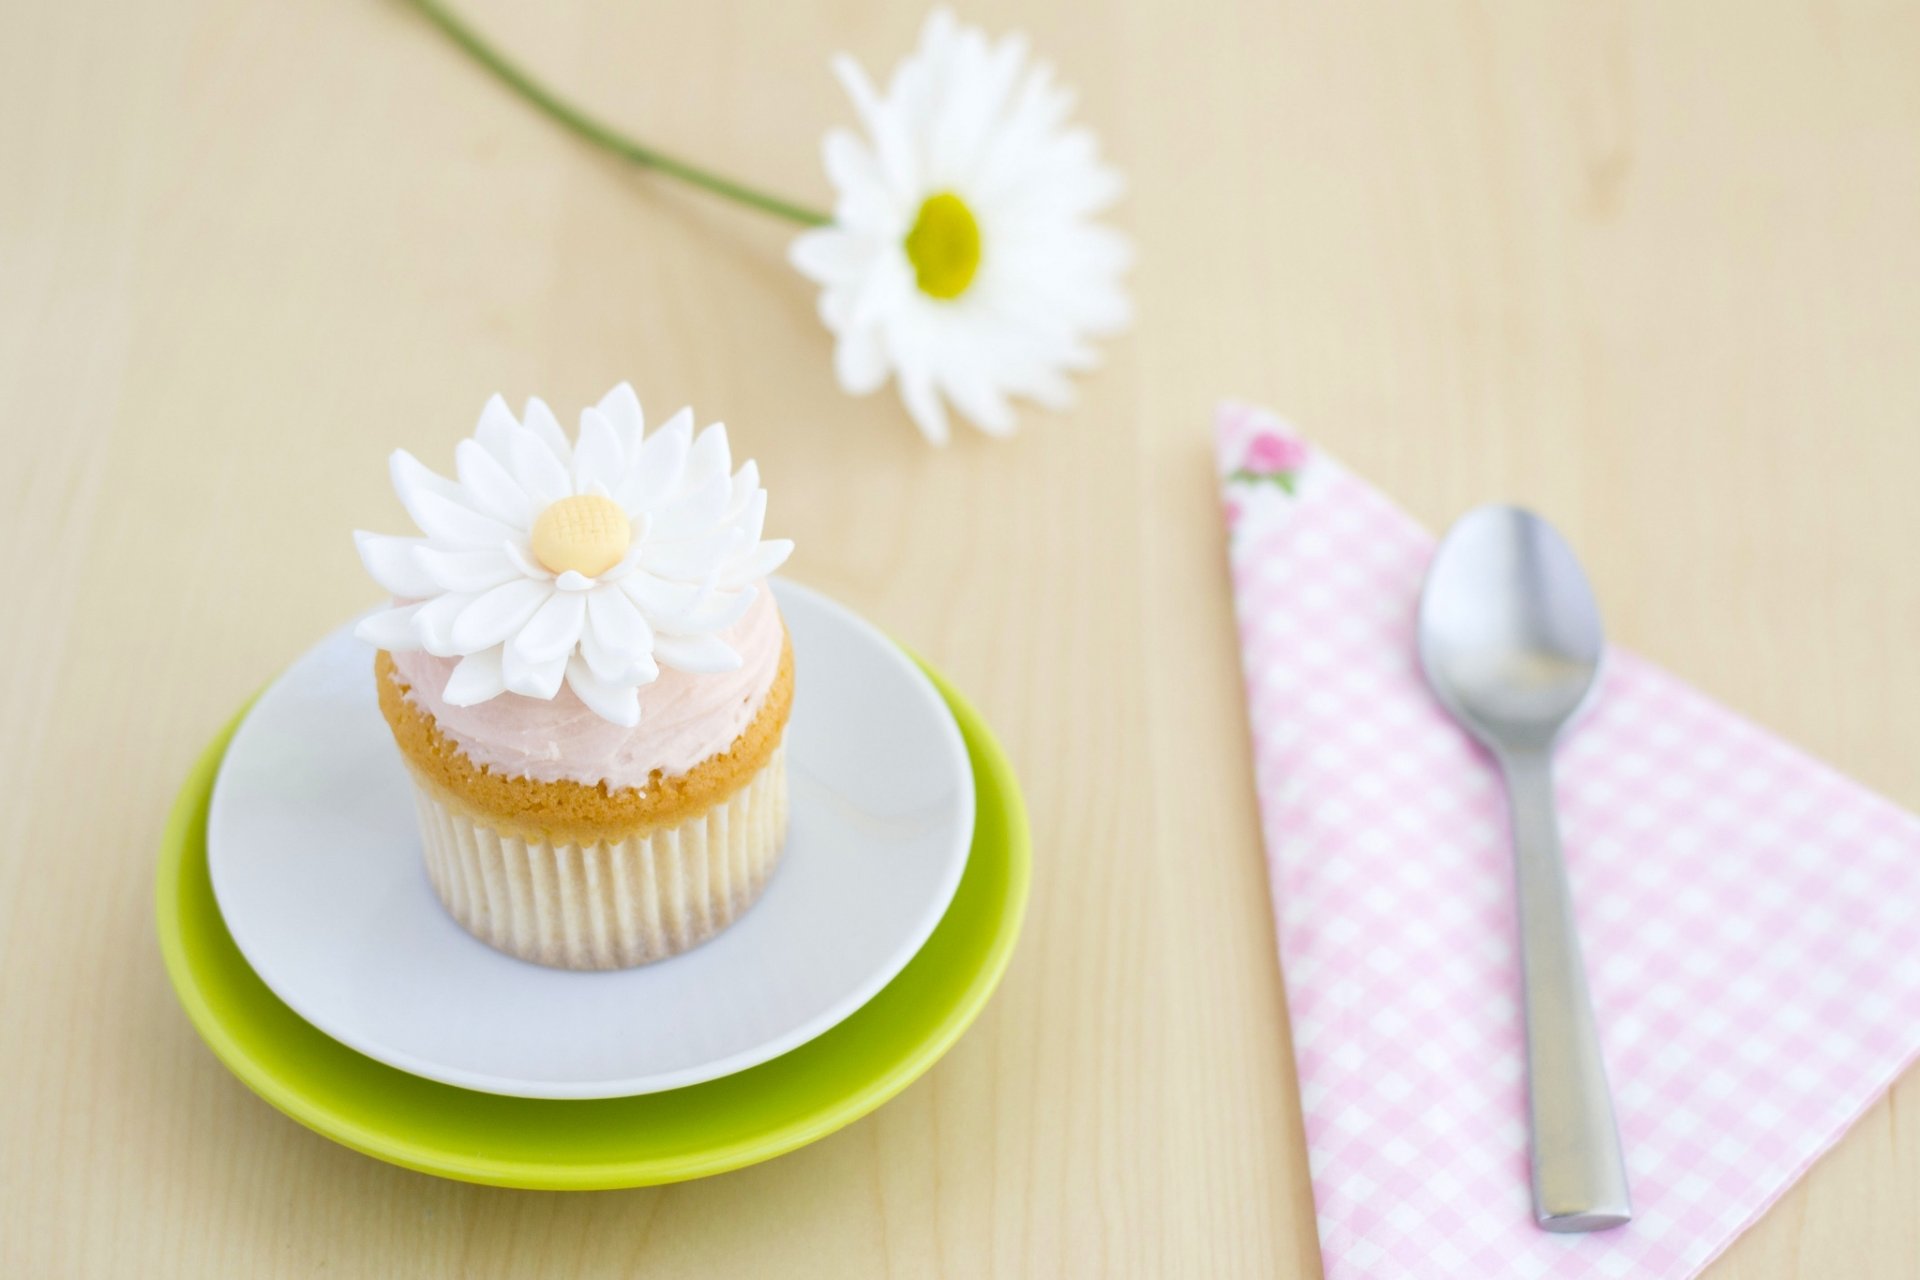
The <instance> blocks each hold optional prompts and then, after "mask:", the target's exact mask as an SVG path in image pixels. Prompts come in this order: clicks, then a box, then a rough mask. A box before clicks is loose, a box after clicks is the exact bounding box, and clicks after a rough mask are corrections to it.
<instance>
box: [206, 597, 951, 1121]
mask: <svg viewBox="0 0 1920 1280" xmlns="http://www.w3.org/2000/svg"><path fill="white" fill-rule="evenodd" d="M774 594H775V596H776V597H777V598H778V599H779V601H780V608H781V611H782V613H784V614H785V616H786V620H787V627H788V630H789V631H790V632H791V633H792V636H793V651H794V667H795V672H796V678H795V683H794V702H793V718H792V720H791V722H790V723H789V725H788V728H787V768H788V770H789V775H790V785H791V814H792V827H791V830H790V833H789V835H788V846H787V851H786V854H785V856H784V857H783V858H782V859H781V863H780V866H779V868H778V870H777V871H776V872H775V874H774V877H773V880H772V881H771V883H769V884H768V886H767V890H766V893H765V894H764V895H763V896H762V898H761V899H760V901H759V902H758V903H756V904H755V905H754V907H753V909H752V910H750V911H748V912H747V914H746V915H745V916H743V917H741V918H740V919H739V920H738V921H736V922H735V923H734V924H733V925H732V926H731V927H730V928H727V929H725V930H722V931H721V933H720V934H719V935H718V936H717V937H715V938H713V939H712V940H711V941H709V942H707V943H706V944H705V945H703V946H700V947H696V948H694V949H693V950H692V951H689V952H687V953H685V954H684V955H680V956H675V957H674V958H672V959H670V960H663V961H661V962H659V963H657V964H652V965H647V966H644V967H642V968H638V969H628V970H624V971H620V972H615V973H575V972H570V971H568V970H564V969H548V968H543V967H541V966H539V965H534V964H527V963H525V962H523V961H520V960H515V959H513V958H512V957H510V956H507V955H503V954H502V953H500V952H497V951H495V950H493V949H492V948H490V947H488V946H487V945H486V944H484V943H482V942H480V941H478V940H476V939H475V938H473V937H471V936H470V935H469V934H467V932H466V931H465V930H463V929H461V928H460V926H459V925H458V924H455V923H454V921H453V918H452V917H451V916H449V915H447V913H446V911H445V910H444V909H443V908H442V907H441V905H440V900H439V899H438V898H437V897H435V896H434V892H433V886H432V885H430V884H429V883H428V882H427V875H426V871H425V868H424V867H423V865H422V862H421V857H420V846H419V839H418V836H417V835H416V833H415V828H414V816H413V802H412V799H411V794H410V790H409V788H410V784H409V782H408V781H407V777H406V773H405V770H404V768H403V766H402V765H401V762H400V757H399V753H398V750H397V748H396V747H395V746H394V744H393V738H392V735H391V734H390V733H389V732H388V730H387V725H386V721H385V720H384V719H382V718H381V715H380V709H379V705H378V703H377V702H376V701H375V697H374V685H373V651H372V649H371V648H369V647H368V646H367V645H365V644H363V643H361V642H360V641H358V640H355V639H354V638H353V636H352V634H351V627H343V628H342V629H341V630H339V631H336V632H334V633H333V634H332V635H330V636H328V637H327V638H326V639H325V640H322V641H321V642H320V643H319V644H318V645H317V646H315V647H314V648H313V649H311V650H310V651H308V652H307V654H306V655H305V656H303V657H302V658H301V659H300V660H299V661H298V662H296V663H294V664H293V666H292V667H291V668H289V669H288V670H287V673H286V674H285V675H283V676H281V677H280V679H279V680H277V681H276V682H275V683H274V684H273V685H272V686H271V687H270V688H269V689H268V690H267V691H266V692H265V693H263V694H262V695H261V696H260V700H259V701H258V702H257V703H256V704H255V705H254V707H253V710H252V711H250V712H249V713H248V715H247V718H246V721H245V723H243V724H242V725H241V726H240V729H239V731H238V732H237V733H235V734H234V737H233V743H232V745H231V746H230V747H229V748H228V750H227V756H226V760H225V762H224V763H223V764H222V765H221V768H220V777H219V780H218V781H217V782H216V783H215V785H214V791H213V806H212V810H211V812H210V814H209V816H208V819H207V860H208V863H209V866H210V869H211V872H212V876H213V890H214V895H215V897H216V898H218V899H219V902H220V911H221V914H222V915H224V916H225V917H226V922H227V928H228V929H229V930H231V931H232V933H233V938H234V941H235V942H237V943H238V944H239V946H240V950H241V952H242V953H243V954H244V955H245V956H246V958H247V962H248V963H249V964H250V965H252V966H253V968H254V970H255V972H257V973H258V974H259V975H260V977H261V979H262V980H263V981H265V982H266V984H267V986H269V987H271V988H272V989H273V992H274V994H275V995H277V996H279V997H280V998H281V999H282V1000H284V1001H285V1002H286V1003H287V1004H289V1005H290V1006H292V1007H293V1009H294V1011H295V1012H297V1013H298V1014H300V1016H301V1017H303V1018H305V1019H306V1020H307V1021H309V1022H311V1023H313V1024H314V1025H315V1026H316V1027H319V1028H320V1029H321V1030H322V1031H324V1032H326V1033H327V1034H328V1035H330V1036H332V1037H333V1038H334V1039H336V1040H339V1041H341V1042H342V1043H344V1044H347V1045H349V1046H351V1047H352V1048H354V1049H357V1050H359V1051H360V1052H361V1053H364V1054H366V1055H367V1056H369V1057H372V1058H377V1059H379V1060H380V1061H381V1062H385V1063H388V1064H389V1065H391V1066H395V1067H399V1068H400V1069H401V1070H403V1071H410V1072H412V1073H413V1074H415V1075H420V1076H426V1077H427V1078H429V1079H432V1080H440V1081H444V1082H445V1083H447V1084H453V1085H460V1086H463V1087H465V1088H469V1089H480V1090H484V1091H486V1092H488V1093H504V1094H514V1095H518V1096H521V1097H529V1098H611V1097H625V1096H629V1095H632V1094H638V1093H653V1092H656V1091H658V1090H661V1089H675V1088H679V1087H680V1086H682V1085H689V1084H697V1083H699V1082H700V1081H702V1080H711V1079H714V1078H715V1077H718V1076H723V1075H728V1074H731V1073H732V1072H735V1071H741V1070H744V1069H745V1068H747V1067H751V1066H753V1065H755V1064H756V1063H760V1062H765V1061H766V1060H767V1059H769V1058H773V1057H776V1056H778V1055H780V1054H782V1053H785V1052H786V1051H787V1050H789V1049H792V1048H793V1047H795V1046H796V1045H800V1044H803V1043H805V1042H806V1041H808V1040H811V1039H812V1038H813V1037H815V1036H817V1035H819V1034H820V1033H821V1032H823V1031H826V1030H827V1029H828V1028H830V1027H832V1026H833V1025H834V1024H835V1023H837V1022H839V1021H840V1020H841V1019H843V1018H845V1017H846V1016H847V1015H848V1014H850V1013H852V1012H853V1011H854V1010H856V1009H858V1008H859V1007H860V1006H861V1005H862V1004H864V1003H866V1001H867V1000H868V999H870V998H871V997H872V996H873V995H874V994H875V993H876V992H878V991H879V990H880V988H881V987H883V986H885V985H886V984H887V983H888V982H889V981H890V980H892V978H893V976H894V975H895V974H896V973H898V972H899V971H900V969H901V968H902V967H903V966H904V965H905V964H906V963H907V961H908V960H910V959H912V958H913V955H914V953H915V952H917V951H918V950H919V949H920V946H921V944H922V943H924V942H925V941H926V940H927V936H928V935H929V934H930V933H932V932H933V928H934V926H935V925H936V924H938V923H939V921H940V917H941V915H942V914H944V913H945V911H946V909H947V903H948V902H949V901H950V900H951V899H952V897H953V891H954V887H955V886H956V885H958V884H959V882H960V873H961V872H962V870H964V869H965V866H966V859H967V850H968V847H969V845H970V844H971V842H972V839H973V813H974V807H973V805H974V798H973V774H972V770H971V768H970V766H969V764H968V759H967V750H966V746H965V744H964V743H963V742H962V741H961V738H960V731H959V729H958V727H957V726H956V725H955V724H954V722H953V717H952V715H951V714H950V713H949V712H948V711H947V708H946V704H945V703H944V702H942V701H941V699H940V695H939V694H938V693H937V692H936V691H935V690H934V687H933V685H932V684H931V683H929V682H928V680H927V678H926V676H924V675H923V674H921V672H920V669H919V668H918V667H916V666H915V665H914V664H913V662H912V661H911V660H910V659H909V658H907V657H906V655H905V654H903V653H901V651H900V650H899V649H898V648H897V647H895V646H894V644H893V643H892V642H891V641H889V640H888V639H887V638H886V637H885V636H884V635H882V634H881V633H880V632H879V631H877V630H875V629H874V628H873V627H872V626H871V625H869V624H868V623H866V622H865V621H863V620H862V619H860V618H858V617H856V616H855V615H854V614H852V613H849V612H848V611H847V610H846V609H844V608H842V607H840V606H839V605H837V604H834V603H833V602H832V601H830V600H828V599H827V598H826V597H824V596H822V595H819V594H818V593H816V592H813V591H808V590H806V589H805V588H802V587H797V586H795V585H793V584H792V583H788V582H780V583H776V584H775V587H774Z"/></svg>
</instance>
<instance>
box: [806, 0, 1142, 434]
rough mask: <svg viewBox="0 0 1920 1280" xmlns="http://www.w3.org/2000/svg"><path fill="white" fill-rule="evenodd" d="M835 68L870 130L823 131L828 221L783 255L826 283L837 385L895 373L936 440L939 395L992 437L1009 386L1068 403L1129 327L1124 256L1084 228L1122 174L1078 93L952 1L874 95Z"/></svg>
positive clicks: (1003, 426)
mask: <svg viewBox="0 0 1920 1280" xmlns="http://www.w3.org/2000/svg"><path fill="white" fill-rule="evenodd" d="M833 66H834V71H835V72H836V74H838V75H839V77H840V80H841V82H842V83H843V84H844V85H845V87H846V90H847V93H848V94H849V95H850V96H851V97H852V98H853V102H854V106H855V108H856V109H857V110H858V111H859V114H860V118H861V121H862V123H863V124H864V125H865V126H866V131H867V135H868V137H867V139H866V140H865V141H863V140H861V139H859V138H857V137H855V136H854V135H853V134H852V133H850V132H848V131H847V130H845V129H835V130H833V131H832V132H830V133H828V134H827V137H826V143H825V152H826V165H827V174H828V176H829V177H830V178H831V180H832V182H833V185H834V188H835V191H836V193H837V200H836V203H835V207H834V219H833V223H832V224H831V225H829V226H826V227H822V228H818V229H816V230H812V231H808V232H805V233H804V234H802V235H801V236H800V237H799V238H798V239H797V240H795V241H794V243H793V250H792V260H793V264H794V266H795V267H797V268H798V269H799V270H800V271H801V272H802V273H804V274H805V275H807V276H808V277H809V278H811V279H812V280H814V281H816V282H817V283H819V284H820V285H821V286H823V289H822V293H821V295H820V315H821V318H822V319H823V320H825V321H826V324H827V327H828V328H829V329H831V330H832V331H833V332H834V334H835V335H836V337H837V339H838V345H837V349H836V351H835V357H834V363H835V368H836V372H837V373H838V376H839V380H840V385H841V386H842V387H843V388H844V389H845V390H846V391H847V392H849V393H850V394H853V395H865V394H867V393H869V392H872V391H874V390H876V389H878V388H879V387H880V386H881V384H883V383H884V382H885V381H886V380H887V377H888V375H889V374H891V375H892V376H893V377H894V378H895V379H896V380H897V381H898V383H899V386H900V395H901V398H902V399H903V400H904V401H905V402H906V406H907V411H908V412H909V413H911V414H912V415H913V419H914V421H915V422H916V423H918V424H919V426H920V429H921V431H923V432H924V433H925V434H926V436H927V438H928V439H929V440H931V441H933V442H935V443H936V444H937V443H942V442H944V441H945V440H946V438H947V414H946V408H945V405H944V404H943V397H944V399H945V400H950V401H951V402H952V403H953V406H954V408H956V409H958V410H959V411H960V413H962V414H963V415H965V416H966V417H967V418H969V419H971V420H972V421H973V422H974V424H975V425H977V426H978V427H980V429H981V430H983V431H986V432H989V433H991V434H994V435H1005V434H1007V433H1008V432H1010V431H1012V430H1013V426H1014V415H1013V409H1012V407H1011V406H1010V405H1009V403H1008V398H1009V397H1024V398H1028V399H1032V400H1036V401H1038V402H1039V403H1041V404H1043V405H1046V406H1048V407H1050V408H1063V407H1065V406H1066V405H1068V404H1069V403H1071V401H1072V397H1073V390H1072V386H1071V384H1070V383H1069V382H1068V380H1067V377H1066V375H1067V374H1068V373H1069V372H1074V371H1079V370H1084V369H1088V368H1091V367H1092V366H1093V365H1094V364H1095V363H1096V359H1097V357H1096V354H1095V352H1094V349H1093V347H1092V346H1091V345H1090V343H1089V339H1090V338H1092V337H1097V336H1100V335H1103V334H1111V333H1115V332H1117V331H1119V330H1120V329H1122V328H1124V327H1125V326H1126V324H1127V322H1128V319H1129V315H1130V309H1129V306H1128V302H1127V298H1126V295H1125V293H1124V292H1123V291H1122V289H1121V285H1120V277H1121V275H1122V273H1124V272H1125V270H1126V268H1127V266H1128V264H1129V262H1130V261H1131V258H1132V249H1131V246H1130V245H1129V244H1128V242H1127V240H1126V239H1125V238H1124V237H1123V236H1121V235H1120V234H1119V233H1118V232H1116V231H1114V230H1112V229H1111V228H1109V227H1105V226H1101V225H1099V224H1097V223H1095V222H1093V221H1092V218H1093V215H1095V214H1097V213H1099V212H1100V211H1101V210H1103V209H1105V208H1106V207H1107V206H1109V205H1110V204H1112V203H1113V202H1114V200H1116V199H1117V198H1118V197H1119V195H1120V191H1121V186H1122V183H1121V179H1120V176H1119V174H1117V173H1116V172H1115V171H1114V170H1113V169H1111V168H1109V167H1108V166H1106V165H1105V164H1103V163H1101V161H1100V157H1099V149H1098V145H1097V143H1096V142H1095V139H1094V136H1093V134H1092V133H1091V132H1090V131H1088V130H1087V129H1085V128H1083V127H1069V126H1068V124H1067V116H1068V112H1069V111H1070V110H1071V109H1072V105H1073V95H1072V94H1071V93H1070V92H1069V91H1067V90H1066V89H1063V88H1061V87H1059V86H1058V85H1056V84H1055V83H1054V80H1053V72H1052V69H1051V68H1050V67H1048V66H1047V64H1046V63H1044V62H1029V60H1028V57H1027V46H1026V41H1025V40H1024V38H1022V37H1021V36H1018V35H1010V36H1006V37H1004V38H1002V39H1000V40H999V41H997V42H990V41H989V40H988V39H987V37H986V35H985V34H983V33H982V32H981V31H979V30H978V29H977V28H973V27H963V26H961V25H959V24H958V23H957V22H955V20H954V18H953V15H952V14H951V13H948V12H947V11H946V10H944V9H938V10H935V11H934V13H933V14H932V15H931V16H930V17H928V19H927V21H926V25H925V26H924V27H923V28H922V29H921V33H920V47H919V48H918V50H916V51H915V52H914V53H913V54H911V55H910V56H909V57H908V58H907V59H906V60H905V61H904V62H902V63H901V64H900V65H899V67H898V68H896V69H895V71H894V73H893V78H892V80H891V81H890V82H889V84H888V85H887V91H886V92H885V93H884V94H882V93H880V92H878V91H877V90H876V89H875V88H874V86H873V84H872V82H871V81H869V80H868V79H867V76H866V74H865V73H864V72H863V71H862V70H861V69H860V67H859V65H858V64H856V63H855V62H854V61H853V60H852V59H851V58H849V57H847V56H845V55H842V56H840V57H838V58H836V59H835V60H834V64H833Z"/></svg>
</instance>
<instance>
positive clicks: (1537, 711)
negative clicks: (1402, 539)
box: [1420, 506, 1606, 751]
mask: <svg viewBox="0 0 1920 1280" xmlns="http://www.w3.org/2000/svg"><path fill="white" fill-rule="evenodd" d="M1605 643H1606V642H1605V638H1604V634H1603V632H1602V630H1601V627H1600V609H1599V606H1598V604H1596V603H1595V601H1594V598H1593V591H1592V589H1591V588H1590V587H1589V586H1588V585H1587V576H1586V574H1585V573H1584V572H1582V571H1581V568H1580V562H1579V560H1578V559H1576V558H1575V557H1574V554H1573V548H1572V547H1570V546H1568V545H1567V541H1566V539H1565V538H1562V537H1561V536H1560V533H1559V531H1558V530H1556V529H1555V528H1554V527H1553V526H1552V525H1550V524H1548V523H1547V522H1546V521H1545V520H1542V519H1541V518H1540V517H1538V516H1536V515H1534V514H1533V513H1532V512H1530V511H1525V510H1522V509H1521V508H1519V507H1504V506H1487V507H1478V508H1475V509H1474V510H1472V511H1469V512H1468V513H1467V514H1466V515H1464V516H1462V517H1461V518H1460V519H1459V520H1458V521H1457V522H1456V523H1455V524H1454V526H1453V528H1452V529H1450V530H1448V532H1447V536H1446V539H1445V540H1444V541H1443V542H1441V544H1440V549H1439V550H1438V551H1437V552H1435V553H1434V557H1433V564H1432V566H1431V567H1430V568H1429V569H1428V570H1427V581H1426V586H1425V588H1424V590H1423V591H1422V592H1421V596H1420V662H1421V665H1422V666H1423V667H1424V668H1425V669H1426V675H1427V683H1428V684H1430V685H1431V686H1432V687H1433V691H1434V693H1435V694H1436V695H1437V696H1438V697H1439V699H1440V701H1441V702H1442V703H1444V704H1445V705H1446V707H1447V710H1448V711H1450V712H1451V713H1452V714H1453V716H1454V718H1455V719H1457V720H1459V721H1460V722H1461V723H1462V724H1463V725H1465V726H1466V728H1467V729H1468V730H1469V731H1470V732H1471V733H1472V734H1473V735H1474V736H1475V737H1476V738H1478V739H1480V741H1481V742H1483V743H1485V744H1486V745H1487V746H1488V747H1490V748H1492V749H1494V750H1496V751H1497V750H1499V749H1500V748H1501V746H1503V745H1506V744H1515V743H1521V742H1525V743H1528V744H1530V745H1535V746H1540V747H1545V746H1547V745H1549V744H1551V743H1552V741H1553V740H1554V739H1555V738H1556V737H1558V736H1559V733H1560V730H1561V729H1562V727H1564V726H1565V725H1566V724H1567V723H1568V722H1569V721H1570V720H1572V719H1573V717H1574V716H1575V715H1576V714H1577V713H1578V712H1579V710H1580V708H1581V706H1582V704H1583V703H1585V701H1586V700H1587V698H1588V696H1589V695H1590V694H1591V693H1592V691H1593V688H1594V684H1595V680H1596V677H1597V676H1598V675H1599V672H1600V656H1601V653H1602V651H1603V650H1604V648H1605Z"/></svg>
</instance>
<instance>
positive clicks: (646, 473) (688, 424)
mask: <svg viewBox="0 0 1920 1280" xmlns="http://www.w3.org/2000/svg"><path fill="white" fill-rule="evenodd" d="M692 448H693V410H691V409H682V410H680V412H678V413H676V414H674V415H673V416H672V417H671V418H668V419H667V420H666V422H665V423H664V424H662V425H661V427H660V428H659V429H658V430H657V431H655V432H654V433H653V434H652V435H650V436H648V437H647V438H646V439H645V440H643V441H641V443H640V456H639V459H638V461H637V462H636V463H635V465H634V467H633V469H632V470H631V471H629V472H628V473H627V478H626V480H625V482H624V483H623V484H622V485H621V486H620V488H618V489H616V490H615V491H614V494H613V497H614V500H615V501H617V502H618V503H620V505H621V506H623V507H625V508H626V509H627V510H628V511H631V512H645V511H647V510H648V509H650V508H651V507H653V506H654V505H655V504H657V503H658V502H659V501H660V500H661V499H662V498H664V497H665V496H666V495H668V494H670V493H672V492H673V491H674V490H675V489H677V488H678V487H679V486H680V477H681V475H682V474H683V473H684V472H685V470H686V465H687V452H688V451H689V450H690V449H692Z"/></svg>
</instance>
